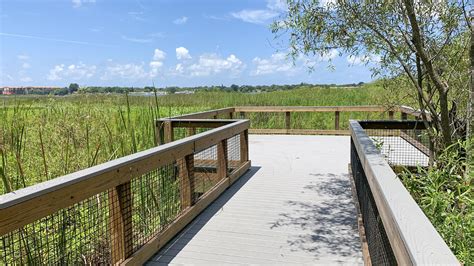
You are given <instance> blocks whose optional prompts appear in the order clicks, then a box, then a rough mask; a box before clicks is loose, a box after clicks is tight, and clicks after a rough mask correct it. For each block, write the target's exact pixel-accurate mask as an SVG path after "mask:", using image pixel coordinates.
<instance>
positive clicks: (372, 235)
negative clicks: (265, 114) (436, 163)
mask: <svg viewBox="0 0 474 266" xmlns="http://www.w3.org/2000/svg"><path fill="white" fill-rule="evenodd" d="M369 123H370V122H369ZM369 123H359V122H357V121H350V132H351V172H352V176H353V178H354V182H355V187H356V193H357V197H358V205H359V206H360V210H361V213H362V220H363V224H364V227H365V230H364V231H365V236H364V237H365V238H366V239H367V244H368V253H369V257H370V258H371V259H372V264H374V265H378V264H387V265H391V264H399V265H430V264H436V265H459V262H458V261H457V259H456V257H455V256H454V254H453V253H452V252H451V250H450V249H449V247H448V246H447V245H446V243H445V242H444V240H443V239H442V238H441V236H440V235H439V234H438V232H437V231H436V229H435V228H434V227H433V225H432V224H431V222H430V221H429V220H428V218H427V217H426V216H425V214H424V213H423V211H422V210H421V209H420V207H419V206H418V205H417V203H416V202H415V200H414V199H413V198H412V197H411V195H410V193H409V192H408V191H407V189H406V188H405V187H404V186H403V184H402V182H401V181H400V179H399V178H398V177H397V175H396V174H395V172H394V171H393V170H392V168H391V167H390V165H389V164H388V162H387V160H386V159H387V158H385V157H384V156H383V155H382V154H381V152H380V148H381V147H377V146H376V145H375V144H374V142H373V140H372V138H371V137H369V136H368V134H367V133H366V130H365V129H364V128H363V126H364V125H366V127H367V128H372V129H373V128H375V129H377V128H383V129H384V130H385V129H391V130H394V129H400V130H406V129H414V130H417V129H419V128H418V127H420V128H422V125H420V124H421V123H418V124H416V123H413V122H409V123H406V124H404V123H401V122H399V123H394V124H392V125H386V126H383V125H382V124H383V122H379V121H377V122H375V123H374V124H373V125H371V126H368V125H369ZM361 124H362V126H361ZM391 138H393V137H391ZM412 145H413V144H412ZM417 148H418V147H417ZM408 156H409V155H408Z"/></svg>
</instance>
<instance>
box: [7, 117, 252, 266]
mask: <svg viewBox="0 0 474 266" xmlns="http://www.w3.org/2000/svg"><path fill="white" fill-rule="evenodd" d="M195 122H196V123H198V122H199V121H192V122H188V123H191V124H192V123H195ZM214 122H216V121H214ZM199 123H208V122H206V121H201V122H199ZM178 125H180V124H179V123H178ZM212 125H213V127H214V128H212V129H209V130H207V131H205V132H202V133H199V134H196V135H193V136H190V137H187V138H183V139H180V140H176V141H173V142H170V143H167V144H164V145H160V146H159V147H156V148H152V149H149V150H146V151H143V152H139V153H136V154H133V155H130V156H126V157H123V158H120V159H117V160H113V161H110V162H107V163H105V164H101V165H98V166H94V167H91V168H88V169H85V170H82V171H78V172H75V173H72V174H69V175H66V176H63V177H59V178H56V179H54V180H51V181H47V182H44V183H40V184H37V185H34V186H31V187H28V188H25V189H21V190H18V191H15V192H12V193H8V194H5V195H1V196H0V252H1V253H0V264H7V265H10V264H15V265H16V264H139V263H143V262H145V261H146V260H147V259H148V258H149V257H150V256H152V255H153V254H154V253H155V252H157V251H158V250H159V249H160V248H161V247H162V246H163V245H164V244H165V243H166V242H168V241H169V240H170V239H172V238H173V237H174V236H175V235H176V234H177V233H178V232H179V231H180V230H182V229H183V228H184V227H185V226H186V225H187V224H188V223H189V222H190V221H191V220H192V219H193V218H194V217H196V216H197V215H198V214H199V213H200V212H201V211H202V210H204V209H205V208H206V207H207V206H208V205H209V204H210V203H211V202H212V201H213V200H215V199H216V198H217V197H218V196H219V195H220V194H221V193H222V192H223V191H224V190H225V189H226V188H227V187H229V186H230V185H231V184H232V183H233V182H235V180H237V179H238V178H239V177H240V176H241V175H242V174H243V173H244V172H245V171H246V170H247V169H249V167H250V161H249V159H248V141H247V140H248V139H247V132H248V127H249V121H248V120H232V121H226V122H223V123H218V126H215V125H216V124H215V123H212Z"/></svg>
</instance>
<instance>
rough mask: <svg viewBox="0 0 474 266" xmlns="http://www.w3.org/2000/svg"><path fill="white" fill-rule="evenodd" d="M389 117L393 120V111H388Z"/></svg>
mask: <svg viewBox="0 0 474 266" xmlns="http://www.w3.org/2000/svg"><path fill="white" fill-rule="evenodd" d="M388 119H389V120H393V111H388Z"/></svg>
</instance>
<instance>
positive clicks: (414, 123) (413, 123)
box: [357, 120, 426, 129]
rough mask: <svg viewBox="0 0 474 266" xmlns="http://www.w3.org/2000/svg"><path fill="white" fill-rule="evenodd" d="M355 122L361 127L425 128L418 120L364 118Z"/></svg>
mask: <svg viewBox="0 0 474 266" xmlns="http://www.w3.org/2000/svg"><path fill="white" fill-rule="evenodd" d="M357 122H358V123H359V125H360V126H361V127H362V128H363V129H426V125H425V123H423V122H422V121H419V120H403V121H395V120H366V121H357Z"/></svg>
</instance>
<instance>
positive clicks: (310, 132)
mask: <svg viewBox="0 0 474 266" xmlns="http://www.w3.org/2000/svg"><path fill="white" fill-rule="evenodd" d="M249 133H250V134H276V135H277V134H288V135H336V136H348V135H349V134H350V132H349V130H324V129H321V130H319V129H289V130H288V129H267V128H263V129H260V128H251V129H249Z"/></svg>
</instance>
